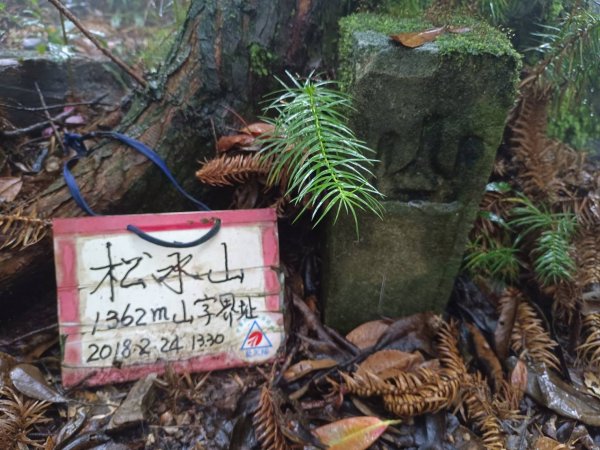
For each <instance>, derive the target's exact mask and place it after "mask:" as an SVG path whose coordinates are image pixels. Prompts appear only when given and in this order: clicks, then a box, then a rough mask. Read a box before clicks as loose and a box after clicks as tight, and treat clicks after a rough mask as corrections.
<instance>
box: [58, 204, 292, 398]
mask: <svg viewBox="0 0 600 450" xmlns="http://www.w3.org/2000/svg"><path fill="white" fill-rule="evenodd" d="M215 217H218V218H219V219H220V220H221V228H220V230H219V232H218V233H217V234H216V235H215V236H214V237H212V238H211V239H210V240H208V241H207V242H205V243H203V244H201V245H199V246H196V247H191V248H182V249H179V248H168V247H162V246H159V245H156V244H152V243H149V242H147V241H145V240H143V239H141V238H140V237H139V236H137V235H135V234H133V233H131V232H129V231H127V230H126V227H127V225H129V224H132V225H135V226H136V227H138V228H140V229H141V230H142V231H144V232H146V233H148V234H150V235H151V236H153V237H156V238H159V239H162V240H166V241H178V242H190V241H194V240H196V239H198V238H199V237H200V236H201V235H203V234H205V233H206V232H207V231H208V230H209V229H210V228H211V226H212V224H213V221H212V220H209V219H213V218H215ZM53 231H54V254H55V263H56V278H57V285H58V311H59V326H60V336H61V345H62V350H63V356H62V378H63V384H64V385H65V386H73V385H75V384H77V383H81V382H85V383H86V384H88V385H98V384H106V383H117V382H122V381H127V380H132V379H136V378H140V377H142V376H144V375H146V374H148V373H151V372H159V373H160V372H162V371H164V370H165V368H166V367H167V365H169V366H171V367H172V368H173V369H174V370H176V371H190V372H192V371H209V370H215V369H224V368H228V367H237V366H245V365H251V364H258V363H263V362H266V361H269V360H272V359H273V358H274V356H275V354H276V352H277V350H278V348H279V347H280V345H281V344H282V343H283V340H284V329H283V314H282V303H283V302H282V276H281V272H280V270H279V249H278V236H277V222H276V216H275V212H274V211H273V210H271V209H262V210H247V211H214V212H213V211H210V212H194V213H175V214H145V215H130V216H103V217H86V218H75V219H56V220H54V221H53Z"/></svg>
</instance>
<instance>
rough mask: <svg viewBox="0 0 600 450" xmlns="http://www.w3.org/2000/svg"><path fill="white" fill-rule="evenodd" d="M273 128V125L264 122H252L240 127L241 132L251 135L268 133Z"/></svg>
mask: <svg viewBox="0 0 600 450" xmlns="http://www.w3.org/2000/svg"><path fill="white" fill-rule="evenodd" d="M274 130H275V126H274V125H271V124H270V123H265V122H254V123H251V124H250V125H248V126H246V127H244V128H242V129H241V130H240V131H241V132H242V133H246V134H251V135H252V136H255V137H256V136H260V135H261V134H270V133H272V132H273V131H274Z"/></svg>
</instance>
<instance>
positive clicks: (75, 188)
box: [63, 131, 221, 248]
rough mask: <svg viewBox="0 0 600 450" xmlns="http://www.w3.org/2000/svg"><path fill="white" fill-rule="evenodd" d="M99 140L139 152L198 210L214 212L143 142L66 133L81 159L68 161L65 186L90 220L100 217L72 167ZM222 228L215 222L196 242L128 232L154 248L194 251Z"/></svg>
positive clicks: (131, 228) (108, 133)
mask: <svg viewBox="0 0 600 450" xmlns="http://www.w3.org/2000/svg"><path fill="white" fill-rule="evenodd" d="M95 137H108V138H112V139H116V140H117V141H120V142H122V143H123V144H125V145H128V146H129V147H131V148H133V149H135V150H137V151H138V152H140V153H141V154H142V155H144V156H146V157H147V158H148V159H149V160H150V161H152V162H153V163H154V164H155V165H156V166H158V168H159V169H160V170H161V171H162V172H163V173H164V174H165V175H166V177H167V178H168V179H169V181H170V182H171V183H172V184H173V185H174V186H175V188H176V189H177V190H178V191H179V192H180V193H181V194H182V195H183V196H184V197H185V198H187V199H188V200H189V201H191V202H192V203H193V204H194V205H196V206H197V207H198V209H200V210H204V211H210V208H209V207H208V206H206V205H205V204H204V203H202V202H201V201H200V200H197V199H195V198H194V197H192V196H191V195H190V194H188V193H187V192H186V191H184V189H183V188H182V187H181V186H180V185H179V183H178V182H177V180H176V179H175V178H174V177H173V175H172V174H171V171H170V170H169V168H168V167H167V164H166V163H165V161H164V160H163V159H162V158H161V157H160V156H159V155H158V154H157V153H156V152H155V151H154V150H152V149H151V148H150V147H148V146H146V145H144V144H142V143H141V142H140V141H136V140H135V139H131V138H130V137H128V136H125V135H124V134H121V133H115V132H113V131H100V132H92V133H88V134H85V135H83V136H82V135H79V134H76V133H65V136H64V144H65V147H66V148H72V149H73V150H75V152H76V153H77V155H76V156H74V157H73V158H71V159H70V160H69V161H67V162H66V164H65V165H64V167H63V176H64V178H65V183H66V185H67V188H68V189H69V192H70V193H71V196H72V197H73V200H75V203H76V204H77V206H79V207H80V208H81V209H82V210H84V211H85V212H86V213H88V214H89V215H90V216H98V214H96V213H95V212H94V211H93V210H92V208H90V205H88V204H87V202H86V201H85V199H84V198H83V196H82V195H81V190H80V189H79V185H78V184H77V180H76V179H75V177H74V176H73V174H72V173H71V167H73V166H74V165H75V163H76V162H77V161H79V160H80V159H81V158H85V157H86V156H89V154H90V151H89V150H88V149H87V147H86V146H85V141H86V140H87V139H91V138H95ZM220 227H221V220H220V219H218V218H217V219H215V223H214V225H213V226H212V228H211V229H210V230H209V231H208V232H207V233H206V234H205V235H203V236H201V237H200V238H199V239H196V240H194V241H192V242H177V241H174V242H168V241H163V240H161V239H157V238H155V237H153V236H150V235H149V234H146V233H144V232H143V231H142V230H140V229H139V228H138V227H136V226H134V225H128V226H127V230H129V231H131V232H132V233H135V234H136V235H138V236H139V237H141V238H142V239H144V240H146V241H148V242H150V243H152V244H156V245H161V246H163V247H173V248H188V247H194V246H196V245H200V244H202V243H204V242H206V241H208V240H209V239H210V238H212V237H213V236H214V235H215V234H217V232H218V231H219V229H220Z"/></svg>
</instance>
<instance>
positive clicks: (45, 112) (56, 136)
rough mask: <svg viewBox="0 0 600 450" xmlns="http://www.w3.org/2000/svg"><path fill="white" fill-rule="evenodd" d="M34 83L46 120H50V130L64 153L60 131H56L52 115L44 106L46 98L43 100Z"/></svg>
mask: <svg viewBox="0 0 600 450" xmlns="http://www.w3.org/2000/svg"><path fill="white" fill-rule="evenodd" d="M34 84H35V90H36V91H37V93H38V95H39V96H40V103H41V104H42V106H43V107H44V114H46V118H47V119H48V122H50V126H51V127H52V132H53V133H54V137H55V138H56V140H57V141H58V145H60V149H61V150H62V151H63V154H66V153H67V152H66V151H65V146H64V144H63V142H62V139H61V138H60V133H59V132H58V128H56V124H55V123H54V121H53V120H52V117H51V116H50V112H49V111H48V108H47V107H46V100H44V95H43V94H42V91H41V90H40V86H39V85H38V84H37V81H36V82H35V83H34Z"/></svg>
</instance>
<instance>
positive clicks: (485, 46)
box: [339, 13, 521, 82]
mask: <svg viewBox="0 0 600 450" xmlns="http://www.w3.org/2000/svg"><path fill="white" fill-rule="evenodd" d="M444 22H445V23H435V24H434V23H432V22H429V21H427V20H424V19H421V18H415V17H410V18H406V17H396V16H392V15H384V14H373V13H359V14H353V15H351V16H347V17H344V18H343V19H341V20H340V33H341V39H340V48H339V55H340V63H341V73H340V75H341V76H340V79H341V80H342V82H348V81H350V77H349V74H348V73H347V70H348V69H346V68H345V66H346V65H347V64H346V63H347V62H348V61H349V59H350V58H351V52H352V45H353V43H352V39H353V37H352V35H353V33H355V32H364V31H374V32H376V33H381V34H385V35H392V34H398V33H410V32H416V31H425V30H427V29H429V28H433V27H435V26H442V25H448V26H452V27H459V28H469V31H467V32H464V33H450V32H446V33H444V34H442V35H440V36H439V37H438V38H437V39H436V41H435V43H436V45H437V47H438V50H439V52H440V54H441V55H451V54H457V53H458V54H463V55H484V54H489V55H493V56H496V57H501V56H508V57H510V58H514V59H515V61H519V62H520V60H521V56H520V55H519V53H518V52H517V51H516V50H515V49H514V48H513V46H512V45H511V43H510V40H509V39H508V37H507V36H506V35H505V34H504V33H502V32H501V31H499V30H497V29H496V28H494V27H492V26H490V25H488V24H486V23H484V22H479V21H477V20H475V19H473V18H471V17H460V16H459V17H453V18H451V19H446V20H445V21H444Z"/></svg>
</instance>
